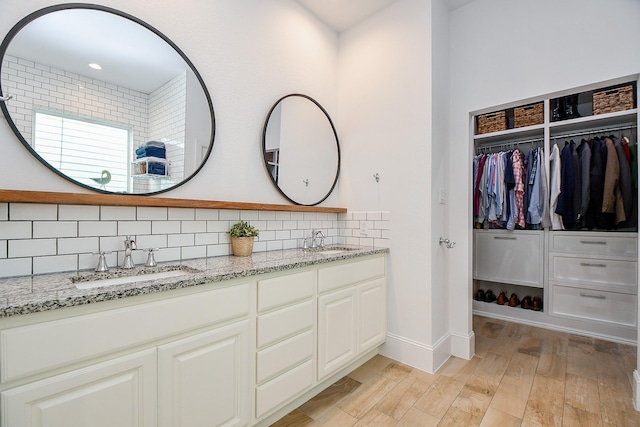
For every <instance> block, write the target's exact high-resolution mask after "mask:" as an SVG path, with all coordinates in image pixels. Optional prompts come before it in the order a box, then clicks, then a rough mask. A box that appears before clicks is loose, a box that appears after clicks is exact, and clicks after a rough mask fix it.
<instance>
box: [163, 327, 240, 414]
mask: <svg viewBox="0 0 640 427" xmlns="http://www.w3.org/2000/svg"><path fill="white" fill-rule="evenodd" d="M248 343H249V322H248V321H243V322H239V323H234V324H232V325H229V326H225V327H221V328H217V329H213V330H210V331H207V332H204V333H201V334H198V335H194V336H192V337H188V338H185V339H182V340H179V341H175V342H172V343H169V344H166V345H163V346H160V347H159V348H158V360H159V367H158V372H159V376H158V409H159V412H158V418H159V420H158V421H159V422H158V426H161V427H168V426H171V427H199V426H202V427H209V426H243V425H247V424H248V423H249V417H250V411H251V406H250V402H249V399H250V397H249V376H248V374H247V371H248V369H247V367H248V366H249V345H248Z"/></svg>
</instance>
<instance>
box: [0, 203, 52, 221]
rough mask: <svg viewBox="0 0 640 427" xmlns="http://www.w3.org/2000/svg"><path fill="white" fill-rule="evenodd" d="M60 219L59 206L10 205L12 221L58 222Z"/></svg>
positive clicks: (10, 218)
mask: <svg viewBox="0 0 640 427" xmlns="http://www.w3.org/2000/svg"><path fill="white" fill-rule="evenodd" d="M57 219H58V205H46V204H35V203H11V204H10V205H9V220H11V221H36V220H41V221H56V220H57Z"/></svg>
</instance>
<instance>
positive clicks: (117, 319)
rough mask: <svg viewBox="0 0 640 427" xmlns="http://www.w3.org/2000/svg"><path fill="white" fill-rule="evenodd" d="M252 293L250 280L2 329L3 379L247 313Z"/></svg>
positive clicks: (0, 358)
mask: <svg viewBox="0 0 640 427" xmlns="http://www.w3.org/2000/svg"><path fill="white" fill-rule="evenodd" d="M249 295H250V294H249V285H248V284H239V285H236V286H231V287H228V288H222V289H216V290H212V291H208V292H202V293H197V294H192V295H187V296H182V297H176V298H169V299H166V300H162V301H158V302H152V303H147V304H142V305H136V306H132V307H126V308H121V309H115V310H109V311H104V312H100V313H92V314H87V315H82V316H76V317H71V318H68V319H62V320H55V321H51V322H46V323H41V324H35V325H29V326H21V327H17V328H13V329H7V330H4V331H2V332H0V375H1V378H2V381H3V382H5V381H10V380H13V379H16V378H21V377H24V376H27V375H31V374H34V373H37V372H42V371H45V370H49V369H53V368H58V367H62V366H65V365H68V364H71V363H75V362H79V361H82V360H86V359H89V358H92V357H96V356H100V355H103V354H107V353H110V352H115V351H118V350H123V349H126V348H128V347H132V346H137V345H140V344H143V343H146V342H150V341H153V340H157V339H160V338H163V337H168V336H172V335H176V334H179V333H182V332H187V331H190V330H193V329H196V328H200V327H204V326H209V325H213V324H216V323H220V322H223V321H227V320H231V319H236V318H239V317H244V316H247V315H248V313H249V300H250V296H249ZM174 313H184V315H183V316H178V315H174ZM114 331H117V333H115V332H114ZM78 343H82V345H79V344H78ZM43 349H46V351H43Z"/></svg>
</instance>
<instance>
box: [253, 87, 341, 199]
mask: <svg viewBox="0 0 640 427" xmlns="http://www.w3.org/2000/svg"><path fill="white" fill-rule="evenodd" d="M292 96H299V97H302V98H306V99H308V100H309V101H311V102H313V103H314V104H315V105H316V106H317V107H318V108H319V109H320V110H321V111H322V113H323V114H324V115H325V117H326V118H327V120H328V121H329V124H330V125H331V130H332V131H333V136H334V137H335V138H336V148H337V150H338V165H337V167H336V177H335V178H334V180H333V184H332V185H331V188H330V189H329V191H328V192H327V194H326V195H325V196H324V197H323V198H322V199H320V200H319V201H317V202H315V203H310V204H304V203H299V202H296V201H295V200H293V199H292V198H291V197H289V196H288V195H287V194H286V193H285V192H284V191H282V189H281V188H280V187H279V186H278V183H277V182H276V180H275V179H274V178H273V176H272V175H271V173H269V164H268V162H267V158H266V152H267V126H268V125H269V119H270V118H271V114H273V111H274V110H275V109H276V107H277V106H278V104H280V102H281V101H282V100H284V99H286V98H289V97H292ZM262 159H263V160H264V167H265V171H266V172H267V175H269V179H270V180H271V183H272V184H273V186H274V187H276V189H277V190H278V191H279V192H280V194H282V196H283V197H284V198H285V199H287V200H289V201H290V202H291V203H293V204H294V205H300V206H316V205H319V204H320V203H322V202H324V201H325V200H326V199H327V197H329V196H330V195H331V193H332V192H333V189H334V188H335V187H336V184H337V183H338V177H339V176H340V141H339V139H338V132H336V127H335V126H334V124H333V120H331V117H330V116H329V113H327V111H326V110H325V109H324V108H323V107H322V105H320V104H319V103H318V101H316V100H315V99H313V98H311V97H310V96H308V95H304V94H301V93H290V94H288V95H285V96H283V97H282V98H280V99H278V100H277V101H276V102H275V103H274V104H273V106H272V107H271V109H270V110H269V113H268V114H267V118H266V119H265V121H264V127H263V129H262Z"/></svg>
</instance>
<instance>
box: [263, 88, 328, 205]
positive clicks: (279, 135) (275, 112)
mask: <svg viewBox="0 0 640 427" xmlns="http://www.w3.org/2000/svg"><path fill="white" fill-rule="evenodd" d="M262 147H263V150H264V161H265V166H266V168H267V172H268V173H269V176H270V177H271V180H272V181H273V183H274V185H275V186H276V187H277V188H278V190H279V191H280V192H281V193H282V194H283V195H284V196H285V197H286V198H287V199H289V200H290V201H291V202H293V203H295V204H298V205H307V206H313V205H317V204H318V203H320V202H322V201H323V200H325V199H326V198H327V197H329V195H330V194H331V191H333V188H334V187H335V185H336V182H337V181H338V174H339V173H340V144H339V142H338V134H337V133H336V129H335V127H334V126H333V122H332V121H331V118H330V117H329V114H327V112H326V111H325V109H324V108H322V106H321V105H320V104H318V103H317V102H316V101H315V100H314V99H312V98H310V97H308V96H306V95H300V94H291V95H287V96H285V97H283V98H281V99H279V100H278V101H277V102H276V103H275V104H274V106H273V107H272V108H271V110H270V111H269V114H268V116H267V120H266V122H265V125H264V132H263V134H262Z"/></svg>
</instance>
